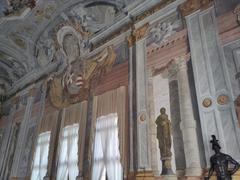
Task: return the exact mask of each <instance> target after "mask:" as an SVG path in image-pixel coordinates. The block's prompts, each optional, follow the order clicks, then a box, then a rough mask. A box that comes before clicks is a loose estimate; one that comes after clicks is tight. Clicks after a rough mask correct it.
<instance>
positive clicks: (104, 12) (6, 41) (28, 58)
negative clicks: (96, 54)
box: [0, 0, 159, 95]
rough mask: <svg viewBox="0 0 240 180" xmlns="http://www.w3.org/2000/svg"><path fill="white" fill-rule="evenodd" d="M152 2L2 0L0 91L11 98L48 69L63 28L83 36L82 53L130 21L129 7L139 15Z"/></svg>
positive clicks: (153, 2) (124, 0)
mask: <svg viewBox="0 0 240 180" xmlns="http://www.w3.org/2000/svg"><path fill="white" fill-rule="evenodd" d="M146 2H147V3H146ZM156 3H159V0H150V1H149V0H88V1H85V0H37V1H36V0H21V1H20V0H1V1H0V88H1V89H3V90H5V92H8V93H9V92H10V93H9V94H8V95H10V94H13V93H15V92H17V90H18V89H20V87H21V88H23V87H24V86H26V85H27V84H30V83H32V82H34V81H36V80H37V79H38V78H40V77H41V75H43V74H44V73H43V71H46V73H49V72H50V71H51V70H53V69H51V70H46V68H44V67H46V66H49V64H51V63H52V61H53V58H54V54H55V52H56V47H55V46H54V43H55V41H56V36H54V35H56V32H57V31H58V30H59V29H60V28H61V27H62V26H63V24H64V25H69V26H73V27H74V28H75V29H78V30H79V31H80V32H83V33H84V35H82V39H81V43H80V46H81V48H80V49H81V50H83V49H84V51H83V52H87V50H88V51H89V49H90V48H91V44H90V43H89V39H91V38H93V37H95V36H97V35H99V34H101V32H103V31H105V30H106V29H108V28H109V27H112V26H114V24H115V23H116V22H118V21H119V20H122V19H124V18H126V17H129V18H130V16H132V14H131V11H132V10H133V9H134V8H137V9H138V11H143V10H144V9H146V8H149V7H150V6H151V4H156ZM141 4H142V7H141ZM148 6H149V7H148ZM134 12H137V11H135V10H134ZM138 13H140V12H138ZM69 39H70V40H69ZM69 39H67V38H65V40H64V41H68V40H69V41H71V37H69ZM67 43H68V42H67ZM85 50H86V51H85ZM82 54H84V53H82ZM16 86H18V87H19V88H17V87H16ZM13 87H14V88H15V89H14V88H13ZM13 89H14V90H13Z"/></svg>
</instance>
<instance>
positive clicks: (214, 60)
mask: <svg viewBox="0 0 240 180" xmlns="http://www.w3.org/2000/svg"><path fill="white" fill-rule="evenodd" d="M209 13H211V12H208V11H207V12H206V13H203V14H202V15H201V18H200V26H201V27H200V28H201V29H202V30H201V32H202V41H203V48H204V51H205V58H206V61H205V62H206V63H209V64H210V66H211V68H210V71H211V74H212V78H213V83H214V84H215V85H214V86H212V85H211V84H212V83H211V84H210V85H211V86H212V87H213V89H214V91H215V92H218V91H221V90H227V85H226V80H225V76H224V70H223V64H222V58H221V57H220V56H221V55H222V54H220V52H219V51H220V50H219V47H218V46H219V44H218V39H217V38H218V37H217V34H216V29H215V28H216V26H213V25H212V24H214V23H215V19H213V18H214V16H213V15H209ZM211 74H209V75H210V76H211Z"/></svg>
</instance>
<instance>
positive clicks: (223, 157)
mask: <svg viewBox="0 0 240 180" xmlns="http://www.w3.org/2000/svg"><path fill="white" fill-rule="evenodd" d="M210 142H211V143H212V149H213V150H214V151H215V154H214V155H213V156H211V158H210V163H211V167H210V169H209V172H208V177H205V179H206V180H207V179H209V178H210V177H211V176H212V174H213V172H214V171H215V172H216V176H217V180H231V179H232V177H231V176H232V175H233V174H234V173H235V172H236V171H237V170H238V169H239V163H238V162H237V161H235V160H234V159H233V158H232V157H231V156H229V155H227V154H224V153H221V152H220V149H221V147H220V145H219V143H218V140H217V139H216V137H215V135H212V140H211V141H210ZM229 163H230V164H231V165H232V166H233V168H232V169H229V165H230V164H229Z"/></svg>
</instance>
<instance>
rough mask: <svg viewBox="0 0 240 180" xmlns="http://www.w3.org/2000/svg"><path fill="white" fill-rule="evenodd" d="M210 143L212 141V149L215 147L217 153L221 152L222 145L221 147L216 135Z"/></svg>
mask: <svg viewBox="0 0 240 180" xmlns="http://www.w3.org/2000/svg"><path fill="white" fill-rule="evenodd" d="M210 143H212V149H213V150H214V151H215V152H216V153H218V152H220V149H221V147H220V145H219V143H218V140H217V139H216V136H215V135H212V140H211V141H210Z"/></svg>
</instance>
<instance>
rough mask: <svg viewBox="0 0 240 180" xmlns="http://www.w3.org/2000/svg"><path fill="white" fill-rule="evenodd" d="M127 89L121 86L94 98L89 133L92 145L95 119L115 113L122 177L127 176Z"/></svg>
mask: <svg viewBox="0 0 240 180" xmlns="http://www.w3.org/2000/svg"><path fill="white" fill-rule="evenodd" d="M127 109H128V107H127V88H126V87H125V86H121V87H119V88H117V89H114V90H111V91H107V92H105V93H104V94H101V95H98V96H94V99H93V112H92V119H93V123H92V125H93V127H92V133H91V141H92V142H91V143H92V144H93V143H94V138H96V137H95V132H96V131H95V130H96V125H97V118H98V117H101V116H106V115H108V114H111V113H117V117H118V122H117V126H118V139H119V152H120V160H121V164H122V166H123V169H124V177H126V176H127V173H128V172H127V171H128V153H127V152H128V151H127V143H128V139H127V137H128V130H127V129H128V126H127V125H128V124H127V111H126V110H127Z"/></svg>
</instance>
